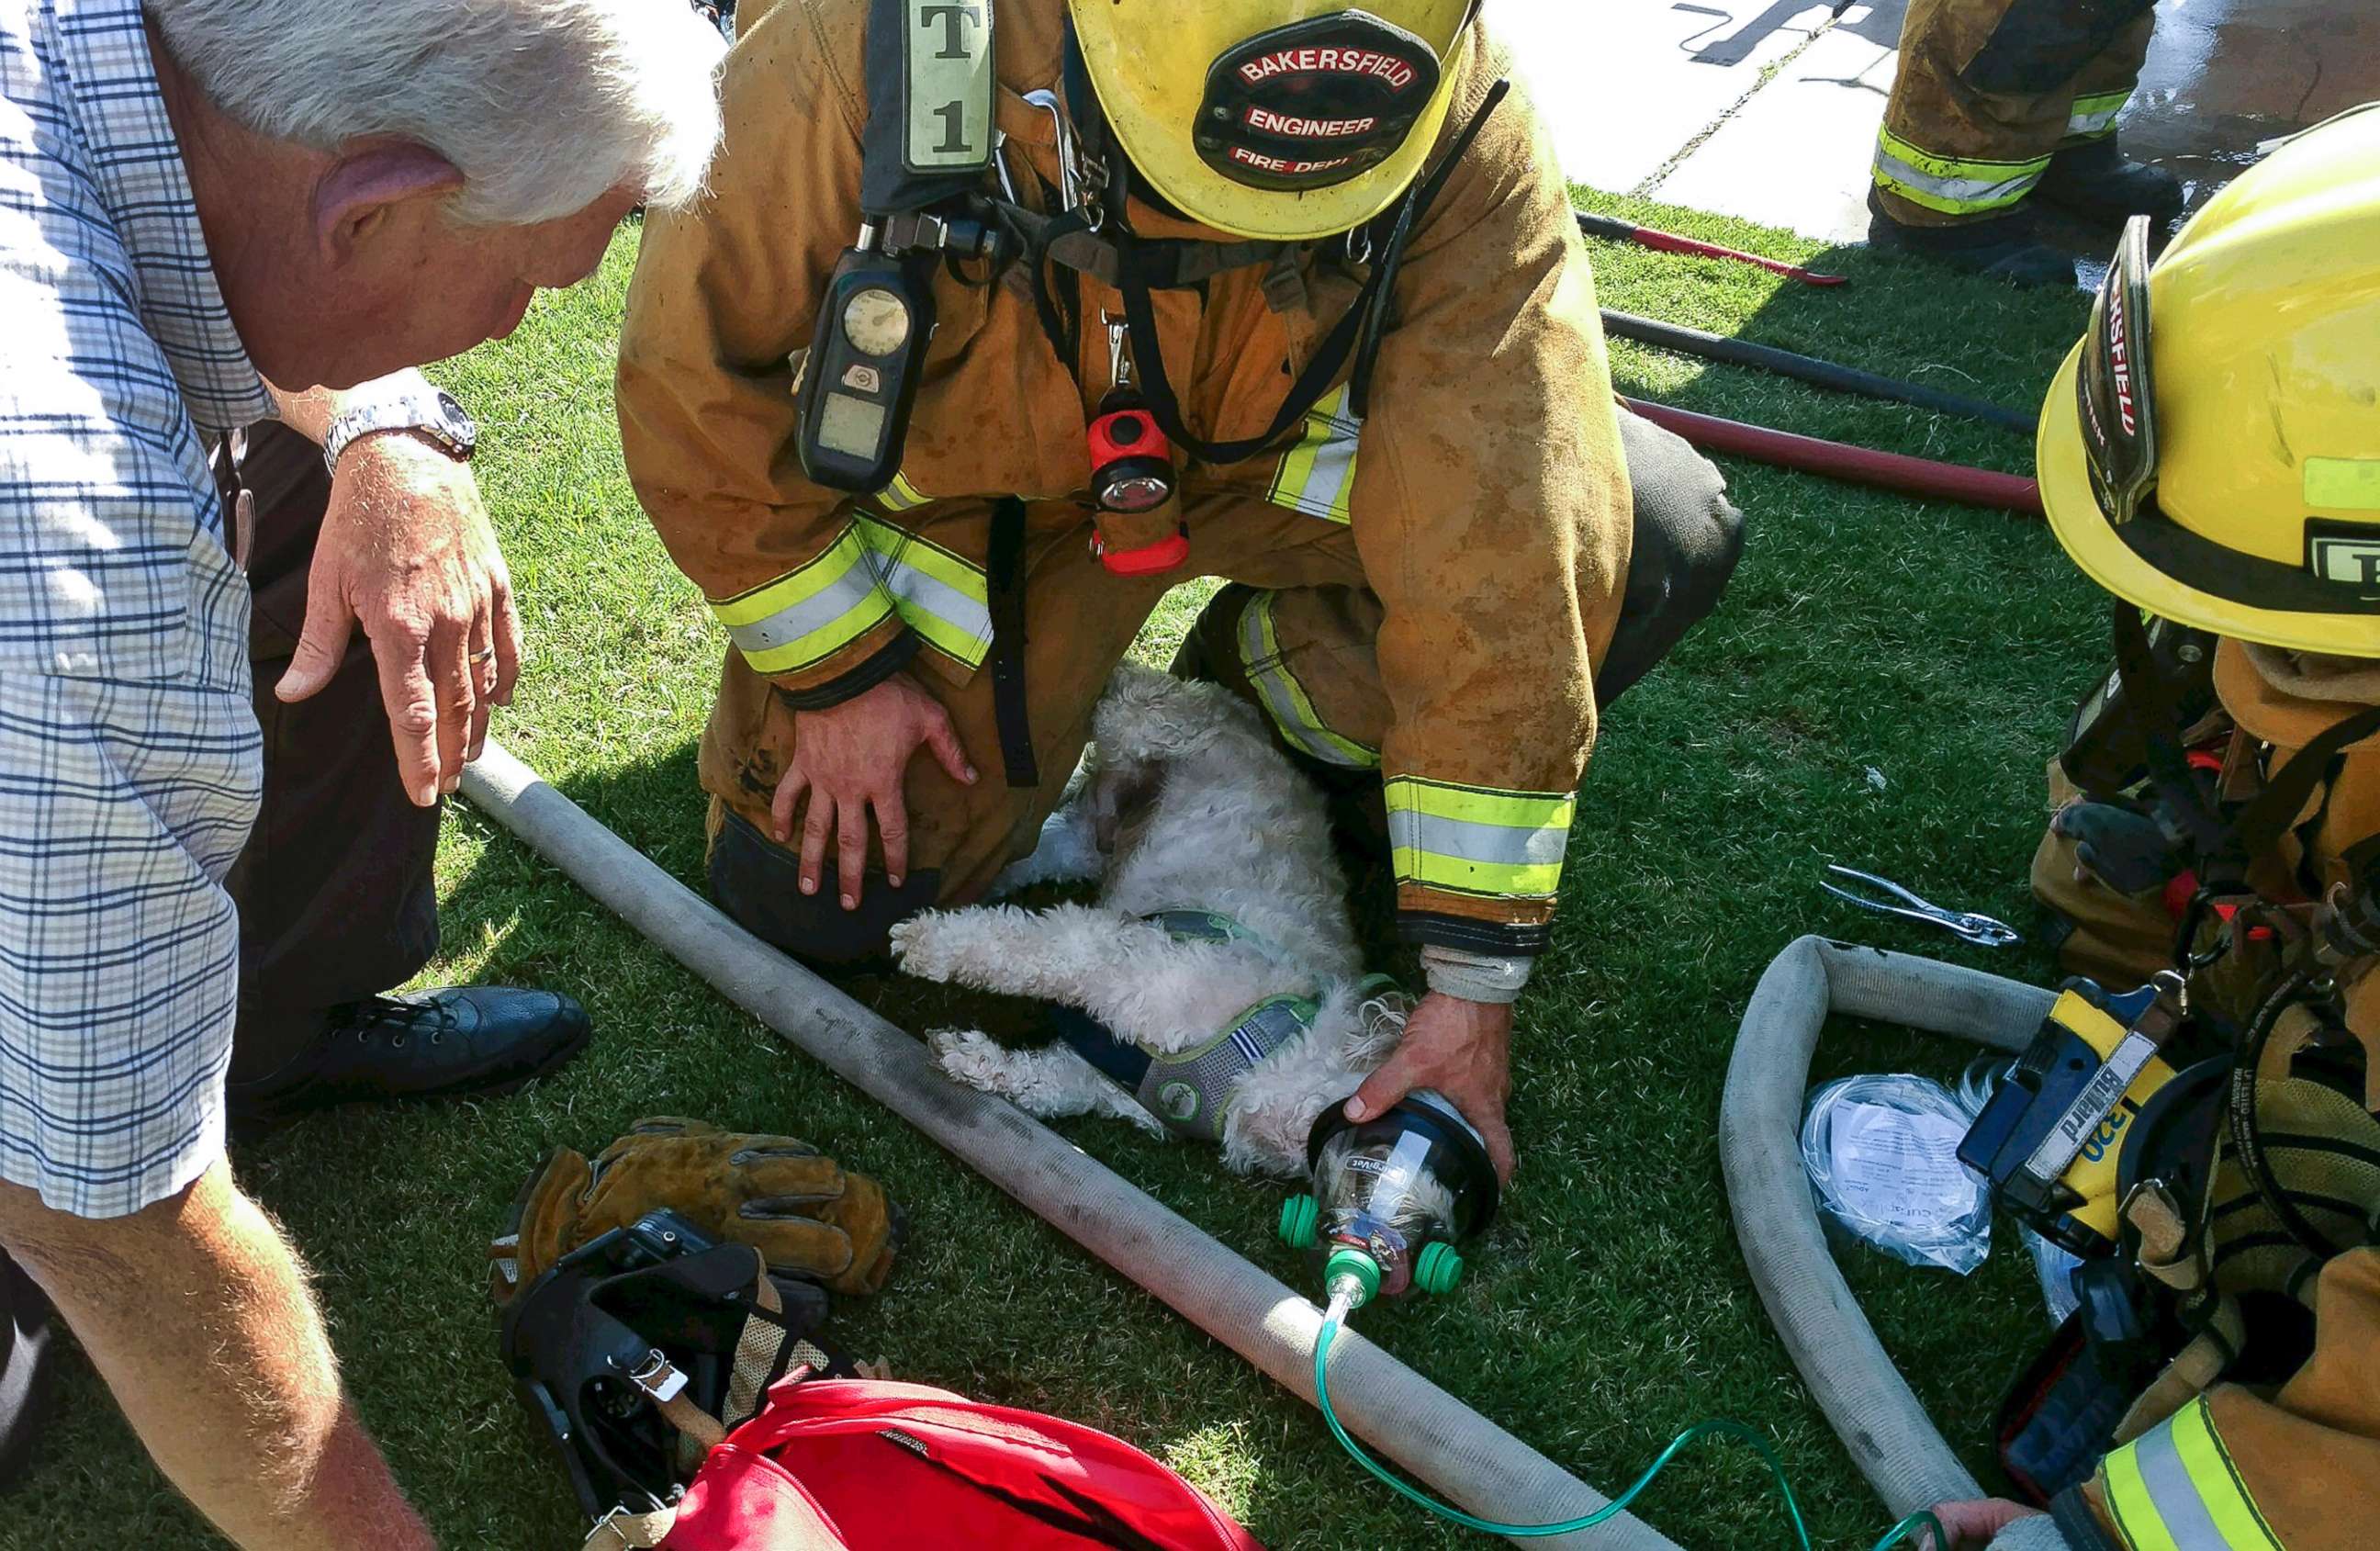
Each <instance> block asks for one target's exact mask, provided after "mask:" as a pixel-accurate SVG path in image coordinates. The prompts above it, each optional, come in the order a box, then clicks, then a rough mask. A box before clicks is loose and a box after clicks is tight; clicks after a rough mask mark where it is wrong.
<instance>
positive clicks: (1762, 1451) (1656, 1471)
mask: <svg viewBox="0 0 2380 1551" xmlns="http://www.w3.org/2000/svg"><path fill="white" fill-rule="evenodd" d="M1365 1298H1366V1289H1365V1287H1364V1286H1363V1285H1362V1281H1361V1278H1357V1277H1355V1276H1353V1275H1346V1274H1342V1275H1341V1276H1339V1277H1335V1278H1332V1282H1331V1288H1330V1307H1329V1308H1328V1309H1327V1310H1326V1311H1325V1312H1324V1314H1323V1316H1322V1328H1321V1331H1320V1332H1319V1333H1318V1335H1317V1336H1316V1337H1315V1339H1314V1403H1315V1404H1316V1405H1317V1406H1318V1407H1319V1408H1320V1409H1321V1412H1322V1420H1323V1422H1324V1423H1325V1424H1328V1425H1329V1426H1330V1436H1332V1437H1334V1438H1337V1439H1338V1440H1339V1447H1340V1448H1343V1449H1345V1450H1346V1451H1347V1457H1348V1458H1349V1459H1351V1460H1354V1461H1355V1463H1357V1464H1359V1465H1361V1466H1363V1467H1364V1469H1365V1470H1366V1471H1367V1472H1370V1473H1371V1475H1372V1477H1373V1478H1374V1479H1375V1480H1377V1481H1378V1482H1379V1483H1380V1484H1382V1485H1384V1486H1386V1487H1388V1488H1389V1489H1390V1490H1391V1491H1393V1492H1395V1493H1396V1494H1397V1495H1398V1496H1401V1497H1403V1498H1404V1499H1406V1500H1407V1501H1408V1502H1412V1503H1415V1504H1416V1505H1418V1506H1419V1507H1421V1508H1425V1509H1428V1510H1429V1511H1430V1512H1432V1513H1435V1514H1437V1515H1438V1516H1439V1518H1441V1519H1449V1520H1451V1521H1454V1522H1455V1523H1458V1524H1461V1525H1463V1527H1464V1528H1466V1529H1473V1530H1479V1531H1482V1532H1484V1533H1488V1534H1494V1535H1504V1536H1507V1537H1509V1538H1512V1539H1541V1538H1543V1537H1546V1536H1548V1535H1560V1534H1570V1533H1574V1532H1576V1531H1579V1530H1591V1529H1593V1528H1595V1527H1596V1526H1597V1524H1600V1523H1603V1522H1604V1521H1607V1520H1609V1519H1611V1518H1614V1517H1616V1516H1617V1515H1619V1514H1622V1513H1625V1512H1627V1511H1628V1506H1629V1505H1630V1504H1631V1503H1633V1502H1634V1501H1635V1500H1636V1498H1637V1497H1638V1496H1639V1495H1641V1494H1642V1493H1643V1492H1644V1490H1645V1488H1646V1487H1647V1486H1650V1485H1651V1484H1653V1482H1654V1480H1655V1478H1657V1477H1658V1476H1659V1475H1660V1473H1661V1472H1663V1471H1664V1470H1666V1469H1668V1468H1669V1464H1670V1460H1674V1459H1676V1458H1677V1457H1678V1455H1680V1454H1681V1453H1682V1452H1684V1451H1685V1449H1686V1448H1687V1446H1688V1445H1690V1444H1694V1443H1697V1442H1700V1441H1701V1440H1702V1439H1704V1438H1706V1437H1712V1436H1728V1437H1734V1438H1741V1439H1742V1440H1743V1442H1745V1443H1748V1444H1750V1445H1751V1446H1752V1447H1753V1448H1754V1449H1755V1450H1756V1451H1757V1452H1758V1453H1759V1455H1760V1458H1761V1461H1762V1462H1763V1463H1765V1464H1766V1465H1767V1467H1768V1472H1769V1474H1771V1475H1773V1476H1775V1477H1776V1478H1777V1490H1778V1492H1779V1494H1780V1495H1781V1496H1783V1497H1784V1499H1785V1513H1786V1517H1787V1518H1789V1519H1790V1520H1791V1521H1792V1524H1793V1540H1794V1544H1795V1545H1798V1546H1799V1547H1800V1548H1801V1551H1812V1548H1811V1545H1810V1529H1809V1526H1808V1525H1807V1524H1805V1523H1803V1520H1802V1505H1801V1504H1800V1503H1799V1502H1798V1501H1796V1500H1795V1499H1794V1496H1793V1484H1792V1483H1791V1482H1790V1481H1788V1480H1787V1479H1786V1478H1785V1463H1784V1461H1783V1460H1779V1458H1778V1457H1777V1450H1776V1449H1775V1448H1772V1447H1771V1446H1770V1445H1769V1442H1768V1440H1767V1439H1766V1438H1764V1437H1762V1436H1760V1435H1759V1434H1758V1433H1755V1432H1754V1431H1753V1430H1752V1429H1751V1428H1750V1427H1747V1426H1745V1425H1744V1424H1743V1423H1741V1422H1731V1421H1728V1420H1726V1419H1725V1418H1715V1419H1713V1420H1711V1421H1707V1422H1697V1423H1695V1424H1694V1425H1693V1426H1691V1427H1689V1428H1687V1429H1686V1430H1685V1431H1684V1432H1682V1433H1680V1434H1679V1435H1678V1436H1676V1437H1674V1438H1672V1439H1670V1447H1669V1448H1664V1449H1663V1450H1661V1453H1660V1456H1659V1458H1658V1459H1656V1460H1654V1461H1653V1462H1652V1464H1651V1465H1649V1466H1647V1467H1646V1468H1645V1473H1644V1474H1642V1475H1640V1476H1638V1477H1637V1478H1636V1479H1635V1480H1634V1481H1633V1482H1631V1483H1630V1484H1629V1486H1628V1489H1627V1490H1626V1491H1624V1492H1622V1493H1621V1494H1620V1495H1619V1496H1616V1497H1614V1498H1612V1499H1611V1501H1609V1503H1606V1504H1605V1505H1604V1506H1603V1507H1601V1508H1599V1509H1596V1510H1595V1511H1594V1512H1593V1513H1588V1514H1582V1515H1581V1516H1580V1517H1578V1518H1576V1519H1564V1520H1560V1521H1557V1522H1554V1523H1550V1524H1507V1523H1502V1522H1500V1521H1497V1520H1494V1519H1482V1518H1480V1517H1478V1516H1477V1515H1475V1514H1470V1513H1465V1512H1463V1509H1459V1508H1455V1507H1452V1506H1451V1505H1449V1504H1446V1503H1442V1502H1439V1500H1438V1499H1437V1498H1436V1497H1433V1496H1430V1495H1429V1494H1428V1493H1427V1492H1424V1491H1422V1490H1420V1489H1419V1488H1418V1487H1415V1486H1411V1485H1408V1484H1405V1483H1404V1482H1403V1481H1400V1480H1398V1479H1397V1478H1396V1477H1395V1476H1394V1475H1391V1474H1390V1473H1389V1472H1388V1470H1387V1469H1386V1468H1384V1467H1383V1466H1382V1465H1381V1464H1380V1463H1379V1462H1378V1460H1374V1459H1373V1458H1372V1457H1371V1456H1370V1455H1368V1454H1366V1453H1365V1452H1364V1449H1363V1447H1362V1446H1361V1445H1360V1444H1358V1443H1356V1441H1355V1440H1354V1438H1353V1437H1351V1436H1348V1433H1347V1429H1346V1428H1345V1427H1344V1426H1342V1425H1341V1424H1340V1421H1339V1416H1338V1413H1337V1412H1334V1411H1332V1410H1331V1409H1330V1342H1331V1340H1332V1339H1333V1338H1335V1337H1336V1336H1337V1335H1338V1334H1339V1331H1340V1328H1341V1327H1342V1326H1343V1325H1344V1324H1345V1323H1346V1319H1347V1315H1348V1313H1349V1312H1350V1311H1351V1310H1353V1309H1354V1307H1355V1306H1356V1305H1358V1304H1359V1303H1363V1302H1364V1301H1365ZM1921 1529H1925V1530H1931V1531H1932V1532H1933V1535H1934V1538H1933V1542H1932V1545H1934V1546H1935V1547H1936V1548H1937V1551H1940V1548H1944V1547H1947V1546H1948V1545H1949V1543H1950V1542H1949V1534H1948V1533H1946V1532H1945V1531H1944V1530H1943V1528H1942V1523H1941V1521H1939V1520H1937V1519H1936V1518H1935V1517H1934V1515H1933V1514H1931V1513H1929V1512H1925V1511H1923V1510H1921V1511H1919V1512H1916V1513H1913V1514H1911V1515H1910V1516H1909V1517H1908V1518H1906V1519H1903V1520H1902V1521H1900V1523H1898V1524H1895V1525H1894V1526H1893V1527H1892V1528H1891V1529H1889V1530H1888V1531H1886V1532H1885V1533H1884V1537H1883V1538H1882V1539H1880V1540H1878V1541H1877V1542H1876V1544H1875V1545H1872V1546H1870V1547H1869V1551H1888V1548H1889V1547H1891V1546H1895V1545H1901V1544H1902V1543H1903V1542H1906V1541H1909V1540H1910V1537H1911V1536H1913V1535H1914V1534H1915V1533H1917V1532H1918V1531H1919V1530H1921Z"/></svg>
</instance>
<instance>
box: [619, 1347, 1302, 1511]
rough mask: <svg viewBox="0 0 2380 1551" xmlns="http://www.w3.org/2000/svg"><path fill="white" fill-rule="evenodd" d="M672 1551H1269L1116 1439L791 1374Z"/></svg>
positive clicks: (707, 1488) (933, 1393) (731, 1440)
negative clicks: (1125, 1550) (960, 1550)
mask: <svg viewBox="0 0 2380 1551" xmlns="http://www.w3.org/2000/svg"><path fill="white" fill-rule="evenodd" d="M661 1545H662V1546H663V1547H664V1548H665V1551H949V1548H950V1547H953V1546H987V1547H989V1546H998V1547H1001V1548H1002V1551H1010V1548H1014V1551H1092V1548H1094V1547H1131V1548H1133V1551H1263V1547H1262V1546H1260V1545H1258V1544H1257V1540H1256V1539H1255V1537H1254V1536H1252V1535H1250V1534H1249V1533H1247V1531H1245V1530H1244V1529H1242V1528H1241V1527H1240V1526H1239V1525H1238V1524H1236V1523H1234V1522H1233V1521H1232V1520H1231V1518H1230V1517H1229V1516H1228V1515H1226V1514H1225V1513H1223V1511H1222V1510H1221V1509H1218V1508H1216V1507H1215V1505H1214V1504H1212V1503H1210V1502H1208V1500H1207V1499H1206V1498H1205V1497H1204V1496H1201V1495H1200V1494H1199V1492H1198V1489H1197V1488H1196V1487H1195V1486H1193V1485H1191V1484H1189V1483H1188V1482H1186V1481H1184V1480H1183V1479H1182V1478H1181V1477H1180V1476H1179V1475H1176V1474H1175V1473H1174V1472H1172V1471H1170V1470H1168V1469H1166V1468H1165V1467H1164V1466H1163V1465H1161V1464H1160V1463H1158V1462H1157V1461H1156V1460H1152V1459H1150V1458H1149V1457H1148V1456H1147V1455H1146V1454H1144V1453H1142V1452H1141V1451H1140V1450H1139V1449H1137V1448H1133V1447H1132V1446H1131V1445H1130V1444H1127V1443H1124V1442H1123V1441H1121V1440H1120V1439H1117V1438H1112V1437H1110V1436H1108V1435H1107V1434H1105V1433H1101V1432H1098V1431H1095V1430H1094V1429H1092V1428H1089V1427H1085V1426H1081V1425H1079V1424H1075V1423H1072V1422H1067V1421H1064V1420H1062V1418H1059V1417H1054V1416H1044V1415H1042V1414H1041V1413H1039V1412H1030V1411H1016V1410H1014V1409H1012V1408H1010V1407H1007V1406H993V1405H984V1404H981V1403H979V1402H977V1401H974V1400H966V1399H965V1398H963V1397H961V1396H958V1395H953V1394H951V1393H950V1392H949V1391H947V1390H942V1389H929V1388H928V1387H924V1386H922V1385H916V1384H893V1383H889V1382H885V1381H882V1380H876V1379H856V1378H855V1379H844V1378H807V1377H805V1376H802V1375H800V1374H798V1373H797V1374H795V1375H794V1376H792V1377H789V1378H787V1379H784V1380H783V1381H782V1382H780V1383H779V1384H778V1385H777V1386H776V1387H775V1388H773V1389H771V1391H770V1392H769V1396H768V1399H767V1400H766V1402H765V1403H763V1404H762V1406H761V1407H760V1410H759V1414H757V1415H755V1416H754V1417H753V1418H752V1419H751V1420H750V1421H749V1422H747V1423H745V1424H743V1425H742V1426H740V1427H738V1428H736V1429H735V1431H734V1432H732V1433H730V1434H728V1435H727V1437H726V1439H725V1441H723V1442H722V1443H721V1444H720V1445H719V1446H718V1447H717V1448H713V1449H711V1450H710V1454H709V1455H708V1456H707V1457H705V1459H704V1460H703V1462H702V1468H701V1470H700V1471H699V1472H697V1474H696V1475H695V1478H694V1484H693V1485H692V1486H691V1487H690V1488H688V1489H687V1492H686V1497H685V1499H684V1501H682V1502H681V1503H680V1504H679V1505H678V1509H677V1515H676V1521H675V1523H674V1525H673V1526H672V1528H671V1529H670V1531H669V1533H668V1536H667V1538H665V1539H663V1540H662V1542H661Z"/></svg>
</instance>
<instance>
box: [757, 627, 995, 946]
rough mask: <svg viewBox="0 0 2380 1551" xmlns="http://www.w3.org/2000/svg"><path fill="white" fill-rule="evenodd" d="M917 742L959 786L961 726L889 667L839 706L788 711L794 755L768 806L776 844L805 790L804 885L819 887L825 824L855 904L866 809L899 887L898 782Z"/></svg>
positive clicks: (905, 817) (901, 830)
mask: <svg viewBox="0 0 2380 1551" xmlns="http://www.w3.org/2000/svg"><path fill="white" fill-rule="evenodd" d="M920 747H926V748H930V749H932V750H933V751H934V758H935V759H936V760H937V761H938V762H939V763H940V764H941V767H942V769H944V770H946V771H948V772H949V774H950V778H951V779H952V780H953V781H955V782H959V783H960V784H961V785H963V786H973V785H974V784H975V779H976V777H975V767H974V766H973V765H970V764H968V763H967V757H966V750H965V749H964V748H961V747H960V746H959V734H958V730H957V729H956V728H954V727H953V726H952V725H951V713H950V712H948V711H946V710H944V709H942V704H941V701H939V700H937V699H935V698H934V697H932V696H930V695H929V694H927V693H926V691H925V690H924V689H923V688H922V687H920V686H919V685H918V683H917V680H915V679H913V678H911V677H910V676H909V675H908V674H906V673H895V674H893V675H892V677H891V678H889V679H886V680H885V681H884V682H883V683H882V684H880V685H876V687H874V688H873V689H868V690H863V691H861V692H860V693H859V694H857V695H855V696H853V697H851V698H850V699H848V700H845V701H844V702H843V704H841V705H839V706H830V707H828V708H827V709H824V710H818V711H795V713H794V757H793V758H792V759H791V760H790V761H789V762H787V764H786V766H785V774H784V779H783V780H782V781H780V782H777V795H776V800H775V801H774V802H772V803H771V805H770V815H771V818H772V820H773V821H774V825H775V829H776V839H777V843H778V844H779V845H784V844H786V843H788V842H791V841H792V839H793V835H794V807H795V804H797V803H799V802H800V801H801V800H802V795H803V794H804V793H807V794H809V809H808V811H807V814H806V815H805V816H804V818H803V821H802V870H801V890H802V892H803V893H805V894H815V893H817V892H818V891H819V873H820V866H822V864H823V863H824V861H825V859H826V839H827V831H828V830H833V831H834V834H835V876H836V878H837V879H838V880H839V881H840V884H841V890H840V894H839V897H840V899H841V901H842V904H843V908H844V909H845V910H851V909H854V908H856V907H857V905H858V903H859V892H860V887H861V884H860V878H861V875H862V874H864V873H865V872H866V871H867V870H868V809H869V808H871V807H872V808H874V809H875V810H876V827H877V829H878V830H879V831H880V832H881V833H882V835H883V837H884V873H885V877H886V878H887V880H888V881H890V882H891V883H892V887H894V888H895V889H898V888H899V887H901V880H902V878H905V876H907V874H908V871H909V808H908V804H907V803H906V802H905V800H904V799H903V796H902V786H903V783H904V782H905V780H906V778H907V775H908V770H909V761H910V760H911V759H913V758H915V757H917V750H918V749H919V748H920Z"/></svg>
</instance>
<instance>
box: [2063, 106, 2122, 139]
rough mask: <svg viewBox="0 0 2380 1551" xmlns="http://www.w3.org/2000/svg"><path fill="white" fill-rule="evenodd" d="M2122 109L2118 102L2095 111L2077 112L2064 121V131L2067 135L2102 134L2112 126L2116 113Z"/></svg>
mask: <svg viewBox="0 0 2380 1551" xmlns="http://www.w3.org/2000/svg"><path fill="white" fill-rule="evenodd" d="M2123 111H2124V110H2123V108H2122V106H2121V105H2120V104H2119V105H2118V106H2116V107H2112V108H2102V109H2100V110H2099V111H2098V112H2096V113H2078V114H2076V115H2074V116H2073V117H2071V118H2070V119H2068V120H2067V121H2066V133H2067V134H2068V135H2069V136H2073V137H2082V138H2088V137H2091V136H2094V135H2104V134H2106V133H2107V131H2108V130H2109V129H2110V128H2112V127H2114V125H2115V122H2116V115H2118V114H2119V113H2121V112H2123Z"/></svg>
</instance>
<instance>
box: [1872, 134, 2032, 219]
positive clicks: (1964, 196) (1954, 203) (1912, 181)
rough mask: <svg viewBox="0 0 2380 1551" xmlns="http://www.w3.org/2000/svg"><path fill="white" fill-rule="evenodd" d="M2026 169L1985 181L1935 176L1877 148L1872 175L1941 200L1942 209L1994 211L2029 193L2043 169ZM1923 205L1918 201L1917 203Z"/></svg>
mask: <svg viewBox="0 0 2380 1551" xmlns="http://www.w3.org/2000/svg"><path fill="white" fill-rule="evenodd" d="M2044 170H2046V164H2045V165H2044V166H2042V167H2027V168H2025V169H2023V170H2022V171H2021V172H2019V173H2018V174H2017V175H2016V176H2013V177H2003V178H1997V179H1987V178H1980V177H1937V176H1934V175H1933V174H1932V173H1928V172H1921V171H1919V170H1918V169H1917V168H1915V167H1913V166H1911V165H1910V164H1908V163H1906V162H1904V161H1902V160H1901V159H1900V157H1898V156H1895V155H1894V154H1892V152H1890V151H1886V150H1884V149H1882V148H1881V147H1879V148H1878V149H1877V151H1876V176H1879V177H1882V178H1886V179H1888V180H1889V181H1891V182H1893V183H1895V184H1900V185H1902V186H1904V187H1905V188H1908V189H1912V190H1916V191H1918V192H1919V193H1922V194H1925V195H1930V196H1932V197H1933V198H1934V199H1937V200H1942V201H1943V204H1944V208H1945V209H1948V210H1950V211H1954V212H1966V211H1974V210H1996V209H1998V207H1999V206H2001V205H2012V204H2014V203H2016V202H2017V201H2018V200H2022V199H2023V198H2024V197H2025V196H2026V195H2027V194H2030V193H2032V192H2033V186H2034V184H2036V183H2039V182H2040V181H2041V175H2042V173H2043V171H2044ZM1920 202H1921V203H1922V202H1925V201H1924V200H1921V201H1920Z"/></svg>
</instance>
